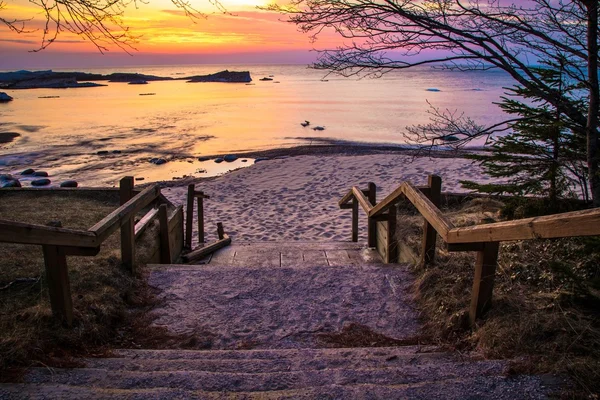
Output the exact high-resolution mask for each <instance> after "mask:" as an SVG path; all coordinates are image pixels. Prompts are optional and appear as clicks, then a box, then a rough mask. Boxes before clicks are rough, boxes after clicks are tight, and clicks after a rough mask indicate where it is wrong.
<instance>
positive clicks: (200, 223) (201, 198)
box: [197, 192, 204, 244]
mask: <svg viewBox="0 0 600 400" xmlns="http://www.w3.org/2000/svg"><path fill="white" fill-rule="evenodd" d="M197 203H198V244H200V243H204V192H198V200H197Z"/></svg>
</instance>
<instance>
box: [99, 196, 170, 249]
mask: <svg viewBox="0 0 600 400" xmlns="http://www.w3.org/2000/svg"><path fill="white" fill-rule="evenodd" d="M159 194H160V187H159V186H158V185H153V186H150V187H148V188H146V189H144V190H142V191H141V192H140V193H139V194H138V195H136V196H135V197H134V198H132V199H131V200H129V201H128V202H127V203H125V204H123V205H122V206H121V207H119V208H117V209H116V210H114V211H113V212H111V213H110V214H108V215H107V216H106V217H104V218H103V219H102V220H101V221H100V222H98V223H97V224H96V225H94V226H92V227H91V228H90V229H89V230H88V232H92V233H93V234H95V235H96V236H97V237H98V240H99V242H100V243H102V242H103V241H104V240H106V238H108V237H109V236H110V235H111V234H112V233H113V232H114V231H116V230H117V229H118V228H119V227H120V226H121V225H123V224H124V223H126V222H127V221H128V220H129V218H131V217H133V216H135V214H136V213H137V212H138V211H140V210H141V209H143V208H144V207H146V206H147V205H148V204H150V203H151V202H153V201H154V200H155V199H156V198H157V197H158V196H159Z"/></svg>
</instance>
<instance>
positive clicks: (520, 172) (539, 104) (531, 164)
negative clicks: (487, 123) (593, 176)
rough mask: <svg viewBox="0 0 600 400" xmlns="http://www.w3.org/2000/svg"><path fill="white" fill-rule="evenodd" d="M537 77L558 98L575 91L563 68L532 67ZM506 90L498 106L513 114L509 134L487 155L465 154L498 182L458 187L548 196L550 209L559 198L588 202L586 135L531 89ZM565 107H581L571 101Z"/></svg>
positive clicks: (497, 192) (485, 191) (518, 87)
mask: <svg viewBox="0 0 600 400" xmlns="http://www.w3.org/2000/svg"><path fill="white" fill-rule="evenodd" d="M536 74H537V75H538V77H539V79H540V80H542V81H543V82H544V83H545V84H547V85H548V86H550V87H552V88H554V89H555V90H556V91H557V92H559V93H560V94H561V95H565V94H566V95H567V96H565V97H568V98H572V99H573V98H577V96H570V95H569V94H576V92H577V90H578V89H579V88H578V87H577V85H570V84H569V83H568V81H567V79H565V71H564V67H563V66H562V65H558V66H557V65H548V66H546V67H545V68H536ZM509 90H510V92H511V97H514V98H509V97H503V98H502V101H501V102H500V103H499V106H500V107H501V108H502V110H503V111H504V112H506V113H508V114H511V115H516V116H518V118H517V121H516V122H513V123H512V124H510V129H511V131H510V133H509V134H507V135H505V136H500V137H497V138H496V139H495V140H494V142H493V144H492V146H491V151H490V152H488V153H486V154H472V155H469V156H467V157H468V158H470V159H473V160H476V161H479V162H480V164H481V165H482V166H483V169H484V170H485V172H486V173H487V174H488V175H489V176H491V177H493V178H499V180H500V182H497V183H489V184H480V183H477V182H473V181H461V183H462V184H463V187H465V188H468V189H472V190H476V191H479V192H484V193H495V194H503V193H505V194H513V195H521V196H522V195H528V194H533V195H541V196H545V197H547V198H548V200H549V206H550V208H551V209H555V208H556V206H557V201H558V199H559V198H563V197H574V196H576V195H578V194H580V195H582V197H584V198H585V199H586V200H587V199H588V197H589V194H588V190H587V189H588V185H587V182H586V179H587V177H586V164H585V159H586V153H585V151H586V143H585V132H584V131H583V130H582V129H581V127H580V125H577V124H575V123H573V122H572V121H570V120H569V118H568V117H567V116H566V115H565V114H563V113H562V112H561V110H559V109H557V107H555V106H553V105H551V104H549V103H548V102H546V101H544V100H542V99H541V98H539V97H538V96H536V94H535V93H533V92H532V91H531V90H529V89H527V88H525V87H523V86H515V87H513V88H511V89H509ZM516 98H519V100H517V99H516ZM570 106H572V107H584V104H583V102H582V101H579V102H577V101H573V103H572V104H570ZM584 109H585V108H584Z"/></svg>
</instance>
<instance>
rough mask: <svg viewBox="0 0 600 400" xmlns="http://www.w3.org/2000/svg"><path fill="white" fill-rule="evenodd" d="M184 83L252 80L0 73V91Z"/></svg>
mask: <svg viewBox="0 0 600 400" xmlns="http://www.w3.org/2000/svg"><path fill="white" fill-rule="evenodd" d="M172 80H185V81H187V82H225V83H248V82H251V81H252V78H251V77H250V72H248V71H227V70H225V71H220V72H217V73H215V74H209V75H194V76H187V77H181V78H172V77H163V76H155V75H145V74H138V73H125V72H115V73H112V74H108V75H103V74H92V73H87V72H54V71H52V70H48V71H25V70H21V71H14V72H3V73H0V88H4V89H38V88H56V89H64V88H79V87H95V86H106V85H104V84H101V83H96V82H122V83H133V84H135V83H138V82H152V81H172Z"/></svg>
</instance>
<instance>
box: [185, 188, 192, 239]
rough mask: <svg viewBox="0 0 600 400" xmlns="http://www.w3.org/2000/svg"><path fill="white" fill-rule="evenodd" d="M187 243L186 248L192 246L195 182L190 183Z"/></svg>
mask: <svg viewBox="0 0 600 400" xmlns="http://www.w3.org/2000/svg"><path fill="white" fill-rule="evenodd" d="M185 211H186V212H185V244H184V247H185V248H186V249H191V248H192V229H193V223H194V184H193V183H192V184H190V185H188V192H187V208H186V209H185Z"/></svg>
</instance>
